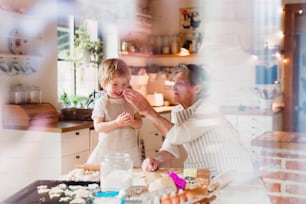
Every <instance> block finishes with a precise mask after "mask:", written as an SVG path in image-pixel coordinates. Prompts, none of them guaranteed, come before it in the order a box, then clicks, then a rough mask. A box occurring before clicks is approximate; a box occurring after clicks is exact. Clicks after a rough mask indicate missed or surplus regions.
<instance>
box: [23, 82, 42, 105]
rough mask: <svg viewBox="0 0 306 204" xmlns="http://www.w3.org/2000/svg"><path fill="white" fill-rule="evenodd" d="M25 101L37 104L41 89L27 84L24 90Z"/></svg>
mask: <svg viewBox="0 0 306 204" xmlns="http://www.w3.org/2000/svg"><path fill="white" fill-rule="evenodd" d="M25 99H26V103H29V104H37V103H41V91H40V88H39V87H38V86H29V87H27V88H26V91H25Z"/></svg>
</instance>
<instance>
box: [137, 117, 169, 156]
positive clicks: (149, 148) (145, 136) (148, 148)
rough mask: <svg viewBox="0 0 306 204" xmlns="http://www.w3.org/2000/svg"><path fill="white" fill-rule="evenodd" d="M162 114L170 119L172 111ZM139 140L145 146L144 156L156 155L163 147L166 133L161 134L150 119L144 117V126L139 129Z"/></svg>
mask: <svg viewBox="0 0 306 204" xmlns="http://www.w3.org/2000/svg"><path fill="white" fill-rule="evenodd" d="M161 116H163V117H165V118H167V119H169V120H170V113H162V114H161ZM139 140H140V141H141V142H140V144H143V148H144V152H143V153H144V155H143V156H142V157H143V158H146V157H154V156H155V155H156V153H157V152H158V151H159V149H160V148H161V145H162V143H163V140H164V135H161V134H160V132H159V131H158V130H157V129H156V128H155V127H154V126H153V125H152V123H151V121H150V120H149V119H147V118H143V119H142V127H141V128H140V129H139Z"/></svg>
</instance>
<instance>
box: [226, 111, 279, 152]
mask: <svg viewBox="0 0 306 204" xmlns="http://www.w3.org/2000/svg"><path fill="white" fill-rule="evenodd" d="M225 117H226V118H227V119H228V121H229V122H230V123H231V124H232V125H233V127H234V128H236V130H237V131H238V133H239V135H240V139H241V142H242V144H243V145H244V146H245V147H247V148H249V149H251V140H252V139H254V138H255V137H257V136H258V135H261V134H263V133H264V132H267V131H272V130H281V127H282V114H281V113H280V112H278V113H272V112H271V113H269V114H261V113H257V114H254V113H253V114H252V113H249V114H247V113H239V112H237V113H236V114H235V113H231V114H228V113H227V114H226V115H225Z"/></svg>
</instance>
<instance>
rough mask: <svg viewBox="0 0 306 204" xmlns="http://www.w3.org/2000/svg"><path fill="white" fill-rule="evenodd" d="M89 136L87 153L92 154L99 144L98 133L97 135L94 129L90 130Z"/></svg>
mask: <svg viewBox="0 0 306 204" xmlns="http://www.w3.org/2000/svg"><path fill="white" fill-rule="evenodd" d="M89 135H90V138H89V152H90V153H92V151H93V150H94V149H95V147H96V146H97V144H98V142H99V133H97V131H95V129H94V128H91V129H90V134H89Z"/></svg>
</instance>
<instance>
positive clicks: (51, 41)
mask: <svg viewBox="0 0 306 204" xmlns="http://www.w3.org/2000/svg"><path fill="white" fill-rule="evenodd" d="M26 2H27V3H28V4H26ZM55 2H56V1H55V0H48V1H46V0H40V1H38V0H37V1H11V2H6V3H5V2H1V3H3V4H5V5H6V6H7V8H8V9H9V10H16V9H21V10H22V11H23V12H24V14H25V15H26V18H29V19H32V18H33V19H35V21H34V22H35V23H34V24H32V25H31V27H30V28H28V29H29V30H31V31H35V32H36V31H37V32H39V33H42V35H41V37H42V47H41V48H39V52H40V53H41V56H40V57H38V58H36V59H35V64H37V72H36V73H34V74H30V75H17V76H9V75H6V74H4V73H3V72H1V73H0V86H1V92H0V104H1V106H3V105H4V104H5V103H7V102H8V98H9V87H10V85H12V84H16V83H22V84H24V85H37V86H39V87H40V88H41V92H42V101H43V102H49V103H51V104H53V105H54V106H55V107H57V66H56V64H57V63H56V62H57V53H56V51H57V31H56V27H57V12H56V3H55ZM1 3H0V5H1ZM10 3H11V4H10ZM13 18H14V17H13ZM23 19H24V18H23V16H22V15H19V14H18V15H16V17H15V19H14V22H12V23H11V24H10V26H12V27H13V26H15V27H17V28H18V26H23V25H22V22H23V21H22V20H23ZM9 20H12V17H7V18H6V19H1V21H9ZM36 22H37V23H36ZM4 30H5V29H4ZM0 110H1V113H0V122H1V124H2V110H3V109H2V108H1V109H0ZM0 129H2V127H1V128H0ZM0 135H1V132H0Z"/></svg>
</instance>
